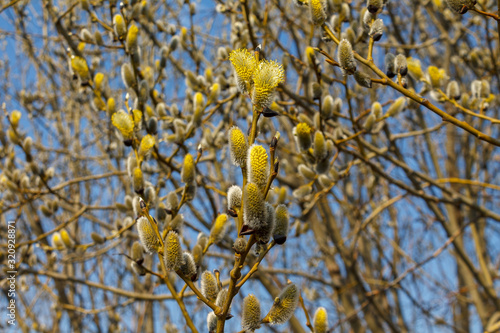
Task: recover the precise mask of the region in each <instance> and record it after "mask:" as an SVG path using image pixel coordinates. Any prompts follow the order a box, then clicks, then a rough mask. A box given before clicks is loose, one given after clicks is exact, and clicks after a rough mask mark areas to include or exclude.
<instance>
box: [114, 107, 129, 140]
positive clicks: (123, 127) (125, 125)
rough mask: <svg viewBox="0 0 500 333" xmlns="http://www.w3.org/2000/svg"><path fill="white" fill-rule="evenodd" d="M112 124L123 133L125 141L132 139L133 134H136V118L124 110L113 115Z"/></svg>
mask: <svg viewBox="0 0 500 333" xmlns="http://www.w3.org/2000/svg"><path fill="white" fill-rule="evenodd" d="M111 122H112V123H113V125H114V126H115V127H116V128H117V129H118V130H119V131H120V132H121V133H122V135H123V138H124V139H129V138H131V137H132V133H133V132H134V118H133V117H132V116H131V115H129V114H128V113H126V112H125V111H124V110H119V111H118V112H115V113H113V115H112V116H111Z"/></svg>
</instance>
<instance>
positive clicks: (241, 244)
mask: <svg viewBox="0 0 500 333" xmlns="http://www.w3.org/2000/svg"><path fill="white" fill-rule="evenodd" d="M246 248H247V239H246V238H243V237H238V238H236V240H235V241H234V244H233V249H234V252H236V253H243V252H245V249H246Z"/></svg>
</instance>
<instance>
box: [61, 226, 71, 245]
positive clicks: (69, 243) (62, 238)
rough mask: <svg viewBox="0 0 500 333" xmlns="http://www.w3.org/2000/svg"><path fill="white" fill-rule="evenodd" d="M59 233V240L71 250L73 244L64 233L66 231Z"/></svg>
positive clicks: (69, 237)
mask: <svg viewBox="0 0 500 333" xmlns="http://www.w3.org/2000/svg"><path fill="white" fill-rule="evenodd" d="M60 233H61V240H62V241H63V243H64V246H66V247H67V248H68V249H71V248H73V246H74V242H73V240H72V239H71V236H70V235H69V233H68V232H67V231H66V229H62V230H61V232H60Z"/></svg>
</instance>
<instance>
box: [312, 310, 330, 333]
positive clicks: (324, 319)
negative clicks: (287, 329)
mask: <svg viewBox="0 0 500 333" xmlns="http://www.w3.org/2000/svg"><path fill="white" fill-rule="evenodd" d="M313 323H314V333H326V332H328V313H327V312H326V309H325V308H323V307H320V308H318V309H317V310H316V312H315V313H314V320H313Z"/></svg>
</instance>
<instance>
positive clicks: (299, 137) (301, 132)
mask: <svg viewBox="0 0 500 333" xmlns="http://www.w3.org/2000/svg"><path fill="white" fill-rule="evenodd" d="M293 135H294V136H295V138H296V141H297V145H298V147H299V150H300V151H301V152H304V151H307V150H308V149H309V148H310V147H311V144H312V140H311V127H309V125H307V124H306V123H299V124H297V126H296V127H295V128H294V129H293Z"/></svg>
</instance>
